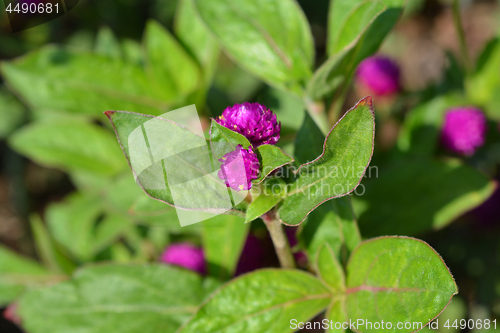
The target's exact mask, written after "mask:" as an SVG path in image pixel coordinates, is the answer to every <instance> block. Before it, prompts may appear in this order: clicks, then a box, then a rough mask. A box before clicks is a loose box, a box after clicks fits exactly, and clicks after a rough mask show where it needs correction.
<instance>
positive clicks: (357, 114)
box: [278, 97, 375, 225]
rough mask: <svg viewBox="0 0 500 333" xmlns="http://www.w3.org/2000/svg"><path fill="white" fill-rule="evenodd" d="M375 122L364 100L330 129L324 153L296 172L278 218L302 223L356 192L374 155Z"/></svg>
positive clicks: (368, 100) (371, 110)
mask: <svg viewBox="0 0 500 333" xmlns="http://www.w3.org/2000/svg"><path fill="white" fill-rule="evenodd" d="M374 128H375V122H374V114H373V108H372V104H371V97H367V98H365V99H363V100H361V101H360V102H358V104H356V106H354V107H353V108H352V109H351V110H349V111H348V112H347V113H346V114H345V115H344V116H343V117H342V119H341V120H340V121H339V122H338V123H337V124H336V125H335V126H334V127H333V128H332V130H331V131H330V133H329V134H328V136H327V138H326V140H325V143H324V148H323V153H322V154H321V155H320V156H319V157H318V158H317V159H316V160H315V161H313V162H310V163H308V164H303V165H301V167H300V168H299V169H298V170H297V173H298V175H299V177H298V178H297V180H296V181H295V182H294V183H292V184H291V186H289V190H288V191H287V195H286V197H285V199H284V202H283V204H282V206H281V207H280V208H279V210H278V218H279V219H280V220H281V221H283V222H284V223H286V224H291V225H297V224H300V223H302V222H303V221H304V220H305V218H306V217H307V215H309V213H310V212H311V211H312V210H314V209H315V208H316V207H318V206H319V205H320V204H321V203H323V202H325V201H327V200H330V199H333V198H337V197H341V196H344V195H346V194H348V193H350V192H352V191H354V190H355V189H356V187H357V186H358V185H359V183H360V181H361V179H362V178H363V175H364V172H365V170H366V168H367V167H368V164H369V163H370V160H371V157H372V153H373V139H374V134H375V129H374Z"/></svg>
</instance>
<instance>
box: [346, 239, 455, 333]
mask: <svg viewBox="0 0 500 333" xmlns="http://www.w3.org/2000/svg"><path fill="white" fill-rule="evenodd" d="M347 288H348V289H347V299H346V307H347V313H348V317H349V319H351V320H352V321H357V320H358V319H362V320H364V321H366V322H368V321H370V322H372V323H373V322H378V323H380V322H381V321H382V320H384V322H391V323H393V325H395V324H394V323H397V322H410V323H414V322H420V323H421V324H422V327H423V326H424V325H426V324H427V323H428V322H429V321H430V320H432V319H433V318H435V317H437V316H438V315H439V314H440V313H441V311H443V309H444V308H446V306H447V305H448V303H449V302H450V301H451V298H452V297H453V295H455V294H457V293H458V289H457V285H456V284H455V281H454V280H453V277H452V276H451V273H450V271H449V269H448V267H446V265H445V263H444V262H443V259H441V257H440V256H439V254H438V253H437V252H436V251H435V250H434V249H433V248H431V247H430V246H429V245H428V244H427V243H425V242H423V241H421V240H418V239H414V238H407V237H396V236H388V237H381V238H376V239H371V240H369V241H366V242H363V243H362V244H361V245H360V246H359V247H358V248H357V249H356V251H354V252H353V254H352V256H351V258H350V260H349V264H348V265H347ZM420 328H421V327H419V328H410V329H396V327H394V328H393V330H391V331H394V332H414V331H416V330H418V329H420ZM357 329H358V330H359V331H362V332H367V333H369V332H377V331H379V330H377V329H375V328H373V327H371V328H370V327H369V326H362V327H360V326H358V327H357Z"/></svg>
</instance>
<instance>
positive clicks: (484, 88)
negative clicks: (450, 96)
mask: <svg viewBox="0 0 500 333" xmlns="http://www.w3.org/2000/svg"><path fill="white" fill-rule="evenodd" d="M499 67H500V39H499V37H496V38H494V39H493V40H491V41H490V42H489V43H488V44H487V45H486V47H485V49H484V51H483V52H482V54H481V56H480V57H479V59H478V63H477V68H476V70H475V72H474V73H473V74H472V75H471V76H470V77H469V78H468V79H467V81H466V86H465V87H466V93H467V96H468V97H469V99H470V101H471V102H472V103H474V104H478V105H482V106H484V107H485V108H484V109H485V111H486V112H487V114H488V116H489V117H491V118H493V119H495V120H499V119H500V111H499V110H498V107H497V106H498V105H499V98H498V92H499V91H500V78H499V75H498V68H499Z"/></svg>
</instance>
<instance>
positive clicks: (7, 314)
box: [3, 303, 22, 325]
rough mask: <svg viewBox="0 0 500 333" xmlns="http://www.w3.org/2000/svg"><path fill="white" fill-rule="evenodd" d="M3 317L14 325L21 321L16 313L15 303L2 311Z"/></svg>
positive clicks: (19, 323)
mask: <svg viewBox="0 0 500 333" xmlns="http://www.w3.org/2000/svg"><path fill="white" fill-rule="evenodd" d="M3 317H4V318H5V319H7V320H8V321H10V322H12V323H14V324H16V325H21V323H22V320H21V317H19V315H18V314H17V303H12V304H10V305H9V306H7V308H6V309H5V311H4V312H3Z"/></svg>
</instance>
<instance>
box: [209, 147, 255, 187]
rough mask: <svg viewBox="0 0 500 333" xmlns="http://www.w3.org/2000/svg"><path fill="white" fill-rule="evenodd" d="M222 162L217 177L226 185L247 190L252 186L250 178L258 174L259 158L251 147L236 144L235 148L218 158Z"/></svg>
mask: <svg viewBox="0 0 500 333" xmlns="http://www.w3.org/2000/svg"><path fill="white" fill-rule="evenodd" d="M219 162H221V163H222V165H221V167H220V170H219V173H218V175H219V178H220V179H221V180H223V181H224V182H225V183H226V186H227V187H230V188H232V189H233V190H235V191H238V192H239V191H243V190H249V189H251V188H252V179H256V178H257V176H258V174H259V166H260V164H259V160H258V158H257V155H256V154H255V153H254V151H253V150H252V147H248V149H244V148H243V147H242V146H241V145H237V146H236V149H235V150H233V151H232V152H229V153H227V154H226V155H224V156H223V157H222V158H220V159H219Z"/></svg>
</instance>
